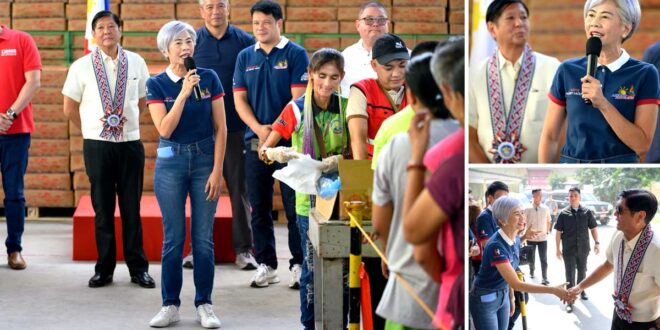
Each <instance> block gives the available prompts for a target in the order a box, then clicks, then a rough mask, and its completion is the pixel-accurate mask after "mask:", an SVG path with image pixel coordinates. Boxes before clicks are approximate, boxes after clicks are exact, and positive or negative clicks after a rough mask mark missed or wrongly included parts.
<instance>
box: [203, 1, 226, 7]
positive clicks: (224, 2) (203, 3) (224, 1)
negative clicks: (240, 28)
mask: <svg viewBox="0 0 660 330" xmlns="http://www.w3.org/2000/svg"><path fill="white" fill-rule="evenodd" d="M220 1H221V2H224V3H225V4H227V5H229V0H220ZM198 2H199V5H200V6H203V5H204V0H199V1H198Z"/></svg>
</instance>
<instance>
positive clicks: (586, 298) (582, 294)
mask: <svg viewBox="0 0 660 330" xmlns="http://www.w3.org/2000/svg"><path fill="white" fill-rule="evenodd" d="M580 299H582V300H589V297H588V296H587V293H586V292H584V291H582V293H581V294H580Z"/></svg>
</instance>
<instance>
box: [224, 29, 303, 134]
mask: <svg viewBox="0 0 660 330" xmlns="http://www.w3.org/2000/svg"><path fill="white" fill-rule="evenodd" d="M308 65H309V59H308V58H307V51H305V49H304V48H302V47H300V46H299V45H297V44H295V43H293V42H291V41H289V40H288V39H287V38H285V37H282V40H281V41H280V43H278V44H277V46H275V47H273V49H272V50H271V51H270V53H269V54H266V52H264V51H263V49H261V48H260V47H259V44H258V43H257V44H256V45H255V46H253V47H248V48H245V49H243V50H242V51H241V52H240V53H239V54H238V59H237V60H236V69H235V70H234V87H233V89H234V92H237V91H247V97H248V102H249V103H250V106H251V107H252V112H253V113H254V116H255V117H256V118H257V120H258V121H259V123H261V124H262V125H270V124H272V123H273V122H275V120H276V119H277V117H278V116H279V114H280V113H281V112H282V110H283V109H284V107H285V106H286V105H287V103H289V101H291V99H292V95H291V88H292V87H305V86H307V66H308ZM255 137H256V134H255V133H254V132H253V131H252V130H251V129H250V128H249V127H247V128H246V130H245V141H246V142H247V141H249V140H250V139H252V138H255Z"/></svg>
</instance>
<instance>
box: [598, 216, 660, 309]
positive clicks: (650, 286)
mask: <svg viewBox="0 0 660 330" xmlns="http://www.w3.org/2000/svg"><path fill="white" fill-rule="evenodd" d="M656 227H657V226H656ZM654 229H657V228H654ZM640 235H641V232H640V233H639V234H637V236H635V237H633V239H631V240H630V241H626V240H625V237H624V236H623V232H621V231H617V232H616V233H615V234H614V236H612V241H611V242H610V245H609V246H608V247H607V251H606V253H605V256H606V257H607V262H609V263H610V264H612V265H614V272H613V276H612V278H613V282H614V286H616V285H617V283H616V277H617V275H616V269H617V265H618V263H619V249H620V246H621V241H622V240H623V241H624V251H623V264H624V265H628V261H629V260H630V256H631V255H632V251H633V249H634V248H635V244H637V241H638V240H639V237H640ZM659 260H660V236H659V235H658V230H654V235H653V239H652V241H651V244H649V246H648V248H647V249H646V254H644V259H643V260H642V263H641V264H640V265H639V269H638V270H637V274H636V275H635V281H634V282H633V288H632V292H631V293H630V298H629V299H628V302H629V304H630V305H631V306H632V307H633V309H632V320H633V321H635V322H650V321H655V320H656V319H658V317H660V263H658V261H659ZM624 271H625V268H624ZM615 289H618V288H615ZM612 292H614V290H612Z"/></svg>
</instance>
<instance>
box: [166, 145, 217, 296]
mask: <svg viewBox="0 0 660 330" xmlns="http://www.w3.org/2000/svg"><path fill="white" fill-rule="evenodd" d="M214 146H215V143H214V141H213V138H212V137H210V138H207V139H204V140H201V141H199V142H196V143H191V144H177V143H173V142H170V141H167V140H164V139H161V140H160V145H159V150H160V149H161V148H171V151H172V153H171V156H170V157H158V158H157V159H156V170H155V173H154V192H155V193H156V199H157V200H158V205H159V206H160V210H161V212H162V214H163V256H162V275H161V294H162V296H163V306H168V305H175V306H177V307H178V306H180V305H181V300H180V299H179V295H180V293H181V286H182V272H183V270H182V266H181V262H182V260H183V247H184V242H185V240H186V215H185V205H186V197H188V196H190V238H191V241H192V251H193V259H194V260H195V268H194V269H193V278H194V282H195V306H199V305H202V304H211V303H212V302H211V292H212V291H213V278H214V271H215V257H214V255H213V221H214V216H215V210H216V207H217V205H218V202H217V201H207V200H206V197H207V194H206V193H205V192H204V188H205V186H206V183H207V181H208V178H209V176H210V174H211V171H212V170H213V153H214Z"/></svg>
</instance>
